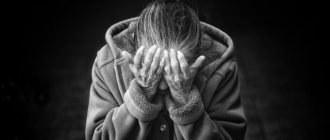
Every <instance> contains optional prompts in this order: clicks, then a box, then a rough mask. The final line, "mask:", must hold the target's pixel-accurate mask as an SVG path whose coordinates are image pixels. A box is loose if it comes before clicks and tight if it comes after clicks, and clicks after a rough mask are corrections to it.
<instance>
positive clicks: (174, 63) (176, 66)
mask: <svg viewBox="0 0 330 140" xmlns="http://www.w3.org/2000/svg"><path fill="white" fill-rule="evenodd" d="M170 60H171V69H172V72H173V74H174V75H173V76H177V75H179V67H180V66H179V62H178V60H177V55H176V51H175V50H174V49H171V51H170Z"/></svg>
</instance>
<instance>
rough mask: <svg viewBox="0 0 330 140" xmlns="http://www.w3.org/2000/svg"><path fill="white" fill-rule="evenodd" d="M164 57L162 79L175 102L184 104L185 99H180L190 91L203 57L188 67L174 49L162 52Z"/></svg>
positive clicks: (181, 54) (180, 53) (180, 54)
mask: <svg viewBox="0 0 330 140" xmlns="http://www.w3.org/2000/svg"><path fill="white" fill-rule="evenodd" d="M164 57H165V61H166V65H165V68H164V70H165V72H164V73H163V74H164V78H165V80H166V83H167V85H168V86H169V88H170V91H171V95H172V97H174V98H175V97H176V98H175V99H176V101H178V102H179V103H186V102H187V101H185V98H180V97H182V96H184V95H187V94H189V93H190V91H191V90H192V86H193V85H192V84H193V81H194V79H195V76H196V73H197V70H198V69H199V68H200V66H201V65H202V63H203V61H204V60H205V57H204V56H199V57H198V58H197V59H196V61H195V62H194V63H193V64H192V65H191V66H188V63H187V61H186V59H185V57H184V55H183V53H182V52H180V51H177V52H176V51H175V50H174V49H171V50H170V54H168V51H164Z"/></svg>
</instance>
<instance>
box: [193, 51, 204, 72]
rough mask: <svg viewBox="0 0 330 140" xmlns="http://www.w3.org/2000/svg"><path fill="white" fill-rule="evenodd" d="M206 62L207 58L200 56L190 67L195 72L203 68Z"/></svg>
mask: <svg viewBox="0 0 330 140" xmlns="http://www.w3.org/2000/svg"><path fill="white" fill-rule="evenodd" d="M204 60H205V56H203V55H202V56H199V57H198V58H197V59H196V61H195V62H194V63H193V64H192V65H191V66H190V68H191V69H193V70H194V71H197V70H198V69H199V67H200V66H202V64H203V62H204Z"/></svg>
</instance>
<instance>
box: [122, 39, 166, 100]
mask: <svg viewBox="0 0 330 140" xmlns="http://www.w3.org/2000/svg"><path fill="white" fill-rule="evenodd" d="M144 50H145V47H144V46H141V47H140V48H139V49H138V50H137V51H136V54H135V56H134V58H133V57H132V55H131V54H129V53H128V52H126V51H123V52H122V55H123V56H124V57H125V58H126V59H127V60H128V62H129V67H130V69H131V71H132V73H133V75H134V77H135V79H136V81H137V83H138V84H139V85H140V87H141V89H142V91H143V93H144V95H146V97H147V99H148V100H149V101H151V100H152V97H153V96H154V95H155V93H156V92H157V89H158V84H159V81H160V79H161V78H162V73H163V68H164V66H165V59H164V58H163V56H162V54H163V53H162V49H161V48H159V47H157V46H156V45H154V46H152V47H150V49H149V50H147V51H146V54H145V55H144V52H145V51H144ZM143 56H145V57H144V61H143V62H142V58H143Z"/></svg>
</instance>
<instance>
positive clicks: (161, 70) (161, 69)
mask: <svg viewBox="0 0 330 140" xmlns="http://www.w3.org/2000/svg"><path fill="white" fill-rule="evenodd" d="M164 67H165V57H162V60H160V63H159V66H158V70H157V75H158V76H160V75H161V73H162V72H163V70H164Z"/></svg>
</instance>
